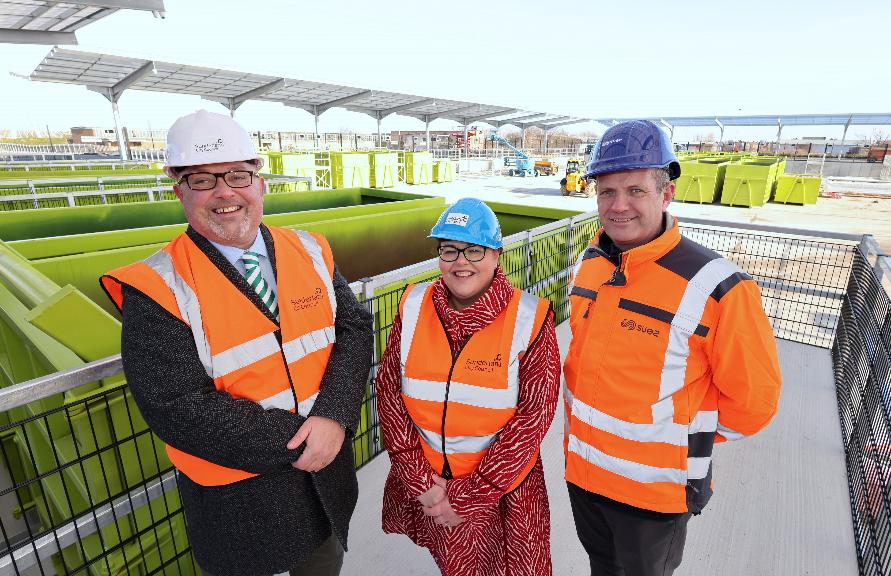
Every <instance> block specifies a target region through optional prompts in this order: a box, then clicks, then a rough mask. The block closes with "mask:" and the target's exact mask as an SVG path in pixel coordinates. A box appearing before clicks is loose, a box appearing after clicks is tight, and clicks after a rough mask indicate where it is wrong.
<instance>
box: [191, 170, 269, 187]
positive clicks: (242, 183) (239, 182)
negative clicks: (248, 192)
mask: <svg viewBox="0 0 891 576" xmlns="http://www.w3.org/2000/svg"><path fill="white" fill-rule="evenodd" d="M217 178H222V179H223V182H225V183H226V184H227V185H228V186H229V188H247V187H248V186H250V185H251V184H253V183H254V173H253V172H251V171H250V170H229V171H228V172H194V173H192V174H186V175H185V176H183V177H182V178H180V179H179V182H180V183H183V182H185V183H186V184H188V185H189V188H191V189H192V190H210V189H212V188H213V187H215V186H216V185H217Z"/></svg>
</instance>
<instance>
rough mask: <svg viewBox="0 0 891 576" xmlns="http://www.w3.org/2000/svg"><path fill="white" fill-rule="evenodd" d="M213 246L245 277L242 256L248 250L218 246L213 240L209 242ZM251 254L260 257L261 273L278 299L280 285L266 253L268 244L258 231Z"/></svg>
mask: <svg viewBox="0 0 891 576" xmlns="http://www.w3.org/2000/svg"><path fill="white" fill-rule="evenodd" d="M208 242H210V243H211V244H213V245H214V248H216V249H217V250H219V251H220V254H222V255H223V256H225V258H226V260H228V261H229V263H230V264H232V265H233V266H235V269H236V270H238V273H239V274H241V276H242V277H244V275H245V273H246V270H245V268H244V260H242V259H241V256H242V255H243V254H244V253H245V252H246V250H244V249H242V248H238V247H236V246H225V245H223V244H217V243H216V242H214V241H213V240H208ZM248 250H250V251H251V252H256V253H257V254H259V255H260V273H261V274H262V275H263V278H264V279H265V280H266V283H267V284H269V287H270V288H271V289H272V293H273V294H275V296H276V298H278V284H277V283H276V281H275V274H274V273H273V272H272V262H270V261H269V253H268V252H267V251H266V243H265V242H264V241H263V235H262V234H260V231H259V230H258V231H257V238H256V239H255V240H254V243H253V244H251V247H250V248H248Z"/></svg>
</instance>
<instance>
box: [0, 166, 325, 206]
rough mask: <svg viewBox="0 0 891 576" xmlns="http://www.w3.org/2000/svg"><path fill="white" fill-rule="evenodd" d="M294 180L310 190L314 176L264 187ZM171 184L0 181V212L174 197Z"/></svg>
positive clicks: (274, 188) (271, 179) (155, 180)
mask: <svg viewBox="0 0 891 576" xmlns="http://www.w3.org/2000/svg"><path fill="white" fill-rule="evenodd" d="M293 183H301V186H300V188H301V189H304V188H305V189H306V190H313V188H314V186H315V184H316V178H313V177H304V176H278V175H272V176H267V177H266V185H267V190H268V192H269V193H273V194H274V193H276V192H282V191H293V190H294V186H290V185H289V184H293ZM173 184H174V182H173V180H171V179H169V178H167V177H166V176H162V175H160V174H157V175H154V176H150V175H145V176H138V175H136V176H106V177H99V178H96V177H90V176H89V172H84V173H81V174H78V175H77V176H75V177H72V178H68V179H62V180H61V181H60V180H59V179H46V180H24V181H21V180H18V181H13V180H7V181H0V211H10V210H30V209H38V208H59V207H65V206H67V207H73V206H91V205H97V204H121V203H129V202H155V201H158V200H175V199H176V195H175V194H174V192H173Z"/></svg>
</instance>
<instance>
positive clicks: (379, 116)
mask: <svg viewBox="0 0 891 576" xmlns="http://www.w3.org/2000/svg"><path fill="white" fill-rule="evenodd" d="M374 117H375V118H377V147H378V148H380V147H381V112H380V110H378V111H376V112H375V113H374Z"/></svg>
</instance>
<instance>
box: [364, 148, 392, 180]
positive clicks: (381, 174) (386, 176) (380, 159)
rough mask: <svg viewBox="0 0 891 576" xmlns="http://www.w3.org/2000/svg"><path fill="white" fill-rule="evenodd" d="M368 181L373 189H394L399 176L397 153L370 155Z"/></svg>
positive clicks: (374, 153)
mask: <svg viewBox="0 0 891 576" xmlns="http://www.w3.org/2000/svg"><path fill="white" fill-rule="evenodd" d="M368 160H369V168H368V179H369V182H370V185H371V187H372V188H392V187H393V186H395V185H396V182H397V178H398V176H399V156H398V155H397V154H396V153H395V152H371V153H369V154H368Z"/></svg>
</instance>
